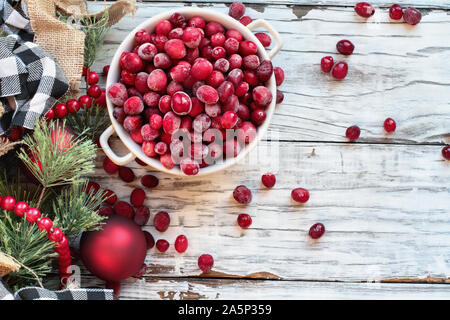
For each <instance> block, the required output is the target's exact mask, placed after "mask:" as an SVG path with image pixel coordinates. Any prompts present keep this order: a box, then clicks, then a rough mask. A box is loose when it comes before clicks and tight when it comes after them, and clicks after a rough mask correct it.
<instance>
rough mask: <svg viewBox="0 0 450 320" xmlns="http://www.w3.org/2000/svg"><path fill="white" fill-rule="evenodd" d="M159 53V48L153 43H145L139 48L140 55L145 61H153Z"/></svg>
mask: <svg viewBox="0 0 450 320" xmlns="http://www.w3.org/2000/svg"><path fill="white" fill-rule="evenodd" d="M157 53H158V49H157V48H156V46H155V45H154V44H153V43H144V44H142V45H141V46H139V49H138V55H139V57H140V58H141V59H142V60H144V61H152V60H153V58H154V57H155V56H156V54H157Z"/></svg>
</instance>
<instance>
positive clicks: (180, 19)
mask: <svg viewBox="0 0 450 320" xmlns="http://www.w3.org/2000/svg"><path fill="white" fill-rule="evenodd" d="M169 21H170V23H171V24H172V25H173V26H175V27H181V28H184V27H185V26H186V18H185V17H184V16H183V15H182V14H180V13H178V12H175V13H174V14H172V15H171V16H170V18H169Z"/></svg>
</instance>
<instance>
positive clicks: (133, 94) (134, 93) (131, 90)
mask: <svg viewBox="0 0 450 320" xmlns="http://www.w3.org/2000/svg"><path fill="white" fill-rule="evenodd" d="M127 92H128V97H129V98H130V97H139V98H141V99H143V97H142V94H141V93H140V92H139V91H138V90H137V89H136V88H135V87H130V88H128V89H127Z"/></svg>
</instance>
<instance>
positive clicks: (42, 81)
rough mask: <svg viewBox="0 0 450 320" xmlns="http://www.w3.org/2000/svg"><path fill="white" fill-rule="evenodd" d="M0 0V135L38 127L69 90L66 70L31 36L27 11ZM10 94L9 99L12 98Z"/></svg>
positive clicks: (10, 0)
mask: <svg viewBox="0 0 450 320" xmlns="http://www.w3.org/2000/svg"><path fill="white" fill-rule="evenodd" d="M12 3H13V0H0V10H1V12H0V17H1V18H0V20H1V22H2V25H1V28H2V30H3V31H4V32H6V33H7V34H8V36H6V37H0V66H1V68H0V98H1V99H2V100H1V101H2V103H3V105H4V106H5V113H4V115H3V116H2V117H1V118H0V135H2V134H3V133H4V132H5V131H6V130H7V129H8V128H9V127H11V126H22V127H25V128H28V129H32V128H33V127H34V124H35V121H36V119H37V118H38V117H39V116H40V115H42V114H44V113H46V112H47V111H48V110H49V109H50V108H51V107H53V106H54V105H55V103H56V102H57V101H58V99H59V98H61V97H62V96H63V95H64V94H65V93H66V92H67V90H68V89H69V84H68V81H67V79H66V77H65V76H64V73H63V72H62V71H61V69H60V68H59V67H58V65H57V64H56V62H55V61H54V60H53V58H52V57H51V56H50V55H49V54H48V53H47V52H45V51H44V50H43V49H42V48H41V47H39V46H38V45H36V44H35V43H33V42H30V41H27V39H30V38H31V39H32V38H33V33H32V31H31V27H30V22H29V20H28V19H27V18H26V16H25V14H24V12H23V11H22V10H21V9H20V8H17V9H15V8H14V7H13V6H12ZM8 97H9V98H8Z"/></svg>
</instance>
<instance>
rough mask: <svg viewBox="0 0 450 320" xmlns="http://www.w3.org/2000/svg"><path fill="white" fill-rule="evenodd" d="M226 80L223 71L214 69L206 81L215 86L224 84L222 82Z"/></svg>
mask: <svg viewBox="0 0 450 320" xmlns="http://www.w3.org/2000/svg"><path fill="white" fill-rule="evenodd" d="M225 61H226V60H225ZM224 81H225V76H224V75H223V73H222V72H220V71H218V70H213V72H211V74H210V75H209V76H208V78H206V83H207V84H208V85H210V86H211V87H213V88H217V87H219V86H220V85H221V84H222V82H224Z"/></svg>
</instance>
